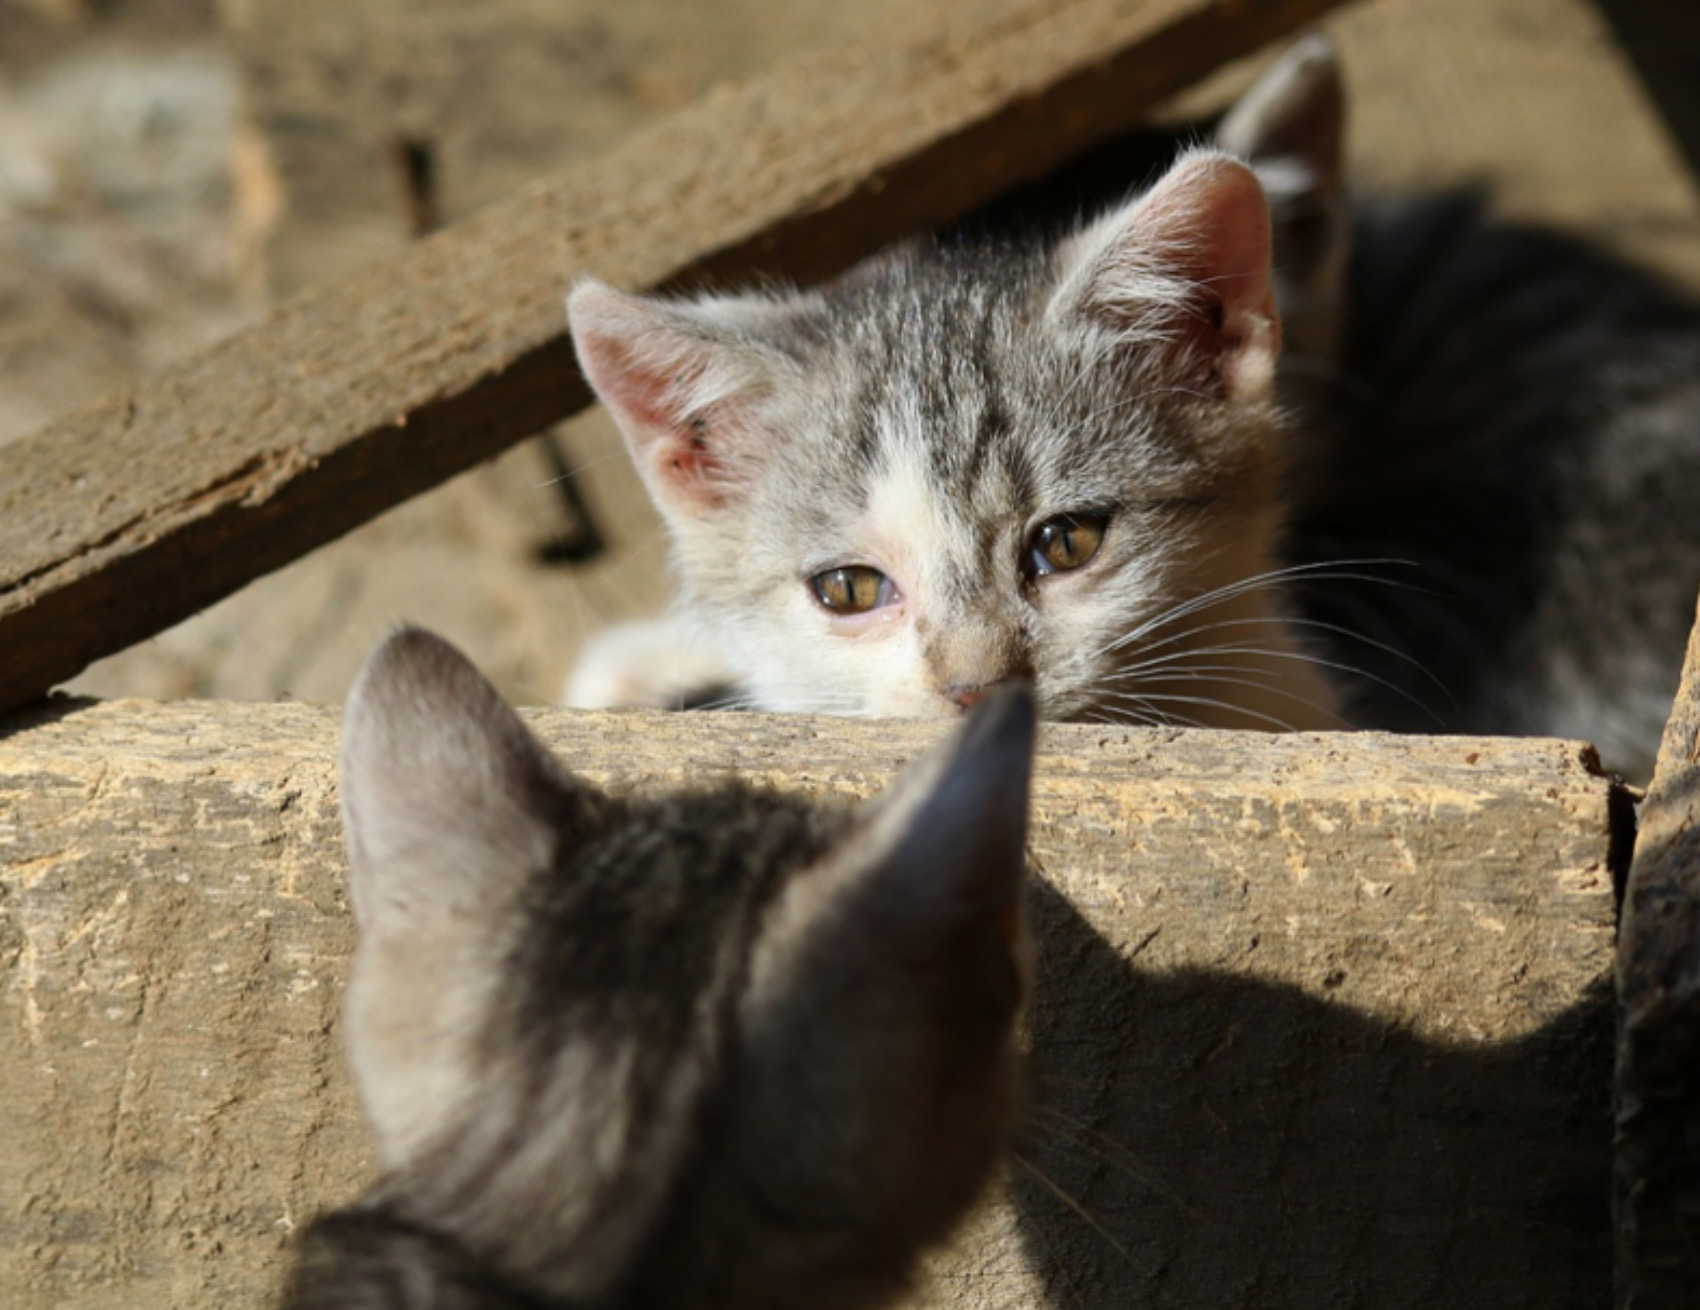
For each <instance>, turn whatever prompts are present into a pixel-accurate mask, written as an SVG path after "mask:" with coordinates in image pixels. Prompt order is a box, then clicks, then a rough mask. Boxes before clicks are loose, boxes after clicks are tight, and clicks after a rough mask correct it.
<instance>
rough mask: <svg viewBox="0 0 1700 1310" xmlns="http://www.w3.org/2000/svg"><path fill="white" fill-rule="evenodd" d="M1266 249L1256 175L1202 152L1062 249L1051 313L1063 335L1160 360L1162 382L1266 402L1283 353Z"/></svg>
mask: <svg viewBox="0 0 1700 1310" xmlns="http://www.w3.org/2000/svg"><path fill="white" fill-rule="evenodd" d="M1269 240H1270V238H1269V206H1268V204H1267V202H1266V201H1265V199H1264V195H1263V188H1262V187H1261V186H1260V185H1259V184H1258V181H1257V178H1256V177H1255V176H1254V175H1253V174H1252V172H1251V170H1250V169H1249V168H1247V167H1246V166H1245V165H1244V164H1242V163H1240V162H1239V161H1237V160H1235V159H1233V158H1231V157H1229V156H1228V155H1225V154H1222V153H1220V152H1219V151H1207V150H1203V151H1194V152H1193V153H1191V154H1189V155H1185V156H1183V157H1182V158H1181V160H1180V161H1179V162H1178V163H1176V164H1175V166H1174V167H1173V168H1171V169H1170V170H1169V171H1168V173H1166V174H1165V175H1164V176H1163V178H1162V179H1161V180H1160V181H1159V182H1158V183H1157V185H1156V186H1154V187H1152V188H1151V190H1150V191H1148V192H1146V193H1145V194H1144V195H1143V196H1141V197H1139V198H1138V199H1137V200H1134V201H1132V202H1130V203H1129V204H1127V205H1124V206H1123V207H1122V208H1121V209H1118V210H1115V211H1113V212H1112V213H1110V214H1107V215H1105V216H1104V217H1103V218H1101V219H1099V220H1098V221H1097V222H1095V223H1093V224H1091V225H1090V226H1088V227H1087V228H1085V229H1084V230H1083V231H1081V232H1080V233H1078V234H1077V235H1075V236H1074V237H1072V238H1071V239H1070V240H1069V241H1067V242H1066V243H1064V245H1063V248H1062V250H1061V251H1060V252H1059V253H1060V278H1059V281H1058V285H1057V289H1056V291H1055V293H1054V294H1053V295H1052V298H1051V304H1050V309H1049V313H1050V315H1051V317H1052V320H1053V322H1055V323H1056V324H1058V325H1059V326H1065V327H1066V326H1067V325H1069V324H1079V325H1085V326H1088V327H1090V328H1091V329H1095V330H1096V331H1098V332H1106V333H1109V334H1110V336H1111V339H1112V340H1114V339H1116V338H1120V339H1121V340H1122V341H1123V342H1125V344H1126V345H1127V346H1128V347H1129V348H1130V349H1138V350H1152V351H1161V352H1163V354H1164V356H1165V358H1166V359H1167V360H1168V361H1169V362H1168V365H1167V368H1166V369H1165V372H1166V373H1167V374H1170V375H1179V377H1180V378H1181V379H1182V380H1184V381H1185V382H1186V383H1187V384H1188V385H1190V386H1192V387H1195V388H1197V389H1198V390H1200V391H1204V392H1207V393H1208V394H1211V395H1216V396H1220V397H1224V398H1225V397H1235V398H1244V399H1249V398H1254V397H1259V396H1262V395H1264V394H1266V393H1267V392H1268V391H1269V389H1270V387H1271V385H1272V384H1273V381H1274V373H1275V360H1276V357H1277V355H1278V354H1279V353H1280V347H1281V329H1280V318H1279V316H1278V314H1277V312H1276V308H1275V293H1274V288H1273V285H1272V282H1271V270H1270V244H1269Z"/></svg>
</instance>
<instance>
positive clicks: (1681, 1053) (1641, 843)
mask: <svg viewBox="0 0 1700 1310" xmlns="http://www.w3.org/2000/svg"><path fill="white" fill-rule="evenodd" d="M1617 1004H1618V1036H1617V1081H1616V1087H1615V1089H1614V1091H1615V1108H1616V1114H1617V1141H1616V1160H1615V1165H1614V1178H1613V1199H1614V1202H1615V1208H1616V1228H1617V1292H1616V1304H1617V1305H1618V1306H1620V1307H1625V1308H1629V1307H1632V1308H1633V1310H1679V1308H1680V1307H1686V1306H1692V1305H1693V1304H1694V1301H1695V1297H1696V1295H1697V1289H1700V625H1697V626H1696V628H1695V630H1694V633H1693V634H1692V635H1691V636H1690V637H1689V642H1688V656H1687V659H1686V661H1685V662H1684V665H1683V671H1682V684H1681V686H1680V687H1679V688H1678V690H1677V694H1676V703H1675V704H1674V705H1673V706H1672V708H1671V715H1670V718H1669V719H1668V720H1667V721H1666V723H1665V735H1664V739H1663V740H1662V741H1661V742H1660V744H1659V758H1658V764H1657V765H1656V767H1655V768H1654V771H1653V783H1652V786H1651V787H1650V788H1649V789H1648V792H1647V800H1646V803H1645V804H1644V805H1643V806H1642V807H1641V815H1640V833H1639V835H1638V836H1637V838H1636V844H1635V859H1634V862H1633V863H1632V864H1631V865H1630V869H1629V878H1628V882H1627V884H1626V886H1625V889H1624V896H1623V918H1622V924H1621V927H1620V931H1619V935H1618V948H1617Z"/></svg>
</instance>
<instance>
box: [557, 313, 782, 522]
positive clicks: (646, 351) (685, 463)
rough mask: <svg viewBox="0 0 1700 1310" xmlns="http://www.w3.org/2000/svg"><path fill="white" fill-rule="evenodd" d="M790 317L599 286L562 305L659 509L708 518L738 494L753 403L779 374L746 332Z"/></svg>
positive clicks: (754, 418)
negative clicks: (702, 515)
mask: <svg viewBox="0 0 1700 1310" xmlns="http://www.w3.org/2000/svg"><path fill="white" fill-rule="evenodd" d="M788 312H790V311H789V310H788V309H787V307H786V306H785V305H784V304H782V303H780V302H777V301H768V300H764V299H762V298H760V297H739V298H719V299H716V298H705V299H702V300H699V301H694V302H684V301H680V302H670V301H663V300H658V299H653V298H650V297H645V296H630V295H626V294H625V293H623V292H620V291H616V290H614V288H613V287H610V286H607V285H605V284H603V283H601V282H596V281H589V282H584V283H582V284H580V285H579V286H578V287H577V288H575V289H574V291H573V293H572V295H570V296H569V297H568V298H567V322H568V324H569V326H570V327H571V329H572V334H573V346H574V348H575V349H576V350H577V352H578V360H579V367H580V368H582V369H583V370H584V375H585V378H586V379H587V380H588V381H589V382H590V385H591V387H592V388H593V389H594V390H595V392H596V394H597V397H598V399H600V400H601V401H602V403H603V404H604V405H606V406H607V407H608V410H609V412H610V413H611V414H612V415H613V416H614V421H615V422H616V423H617V424H618V425H619V428H620V431H621V433H622V435H624V437H625V438H626V444H627V446H628V447H629V448H630V450H631V454H632V462H633V463H634V464H636V465H637V470H638V473H639V474H640V475H641V476H642V478H643V480H644V484H645V485H646V486H647V487H648V488H649V492H650V495H651V496H653V497H654V498H655V501H656V503H657V504H658V505H659V506H660V507H661V508H662V510H663V511H666V512H669V513H682V514H686V515H691V514H697V513H701V512H703V511H706V510H712V509H714V508H717V507H718V506H720V505H723V504H726V503H727V502H729V501H732V500H735V499H736V498H737V496H738V494H739V492H740V490H741V489H742V487H743V486H744V485H746V484H747V481H748V479H749V476H750V472H751V469H750V461H749V459H748V456H749V454H750V453H751V451H752V448H755V447H759V445H760V443H761V441H762V439H763V432H762V426H761V418H762V415H761V401H762V400H763V399H764V398H765V397H766V396H768V395H769V394H771V392H772V391H773V389H774V385H775V382H776V381H777V380H778V377H779V375H780V374H781V373H782V372H783V371H784V369H785V364H786V361H785V359H784V357H783V356H782V355H781V354H780V353H779V352H777V351H774V350H772V349H770V348H768V347H766V346H765V345H763V344H762V343H761V342H760V341H758V340H756V339H754V335H753V332H752V329H757V328H760V327H764V326H769V325H771V324H772V323H773V322H774V320H778V319H782V318H784V317H785V316H786V315H787V314H788Z"/></svg>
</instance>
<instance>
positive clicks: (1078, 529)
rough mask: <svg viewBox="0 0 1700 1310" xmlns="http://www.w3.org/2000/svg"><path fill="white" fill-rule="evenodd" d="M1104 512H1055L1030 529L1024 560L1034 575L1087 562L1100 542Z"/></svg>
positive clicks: (1107, 518) (1064, 570)
mask: <svg viewBox="0 0 1700 1310" xmlns="http://www.w3.org/2000/svg"><path fill="white" fill-rule="evenodd" d="M1109 525H1110V516H1109V515H1108V514H1058V515H1057V516H1056V518H1054V519H1046V520H1045V521H1044V522H1043V523H1041V524H1040V525H1039V526H1038V527H1036V528H1034V529H1033V535H1032V536H1031V537H1029V538H1028V539H1027V558H1026V560H1025V561H1023V562H1024V564H1025V565H1026V567H1027V569H1028V571H1029V572H1030V573H1031V574H1032V576H1034V577H1043V576H1044V575H1045V574H1047V573H1067V572H1068V571H1069V570H1070V569H1077V568H1079V567H1081V565H1083V564H1085V563H1087V562H1088V561H1089V560H1091V558H1092V557H1093V556H1094V555H1096V554H1097V553H1098V547H1099V546H1100V545H1102V544H1103V541H1104V529H1105V528H1107V527H1109Z"/></svg>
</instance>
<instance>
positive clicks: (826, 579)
mask: <svg viewBox="0 0 1700 1310" xmlns="http://www.w3.org/2000/svg"><path fill="white" fill-rule="evenodd" d="M809 587H810V589H811V590H813V592H814V593H815V599H816V600H818V601H819V602H820V603H821V604H822V605H824V606H826V608H827V609H829V610H831V611H832V612H833V613H834V614H866V613H867V612H868V611H869V610H876V609H879V608H880V607H881V606H882V605H889V604H891V602H892V601H893V600H894V599H895V598H896V595H897V589H896V588H895V587H893V586H892V585H891V579H890V578H888V577H886V576H885V574H883V573H881V572H880V571H879V570H878V569H870V568H869V567H868V566H867V565H866V564H847V565H845V566H844V567H843V568H837V569H827V570H826V571H825V572H824V573H817V574H815V575H814V577H812V578H810V579H809Z"/></svg>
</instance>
